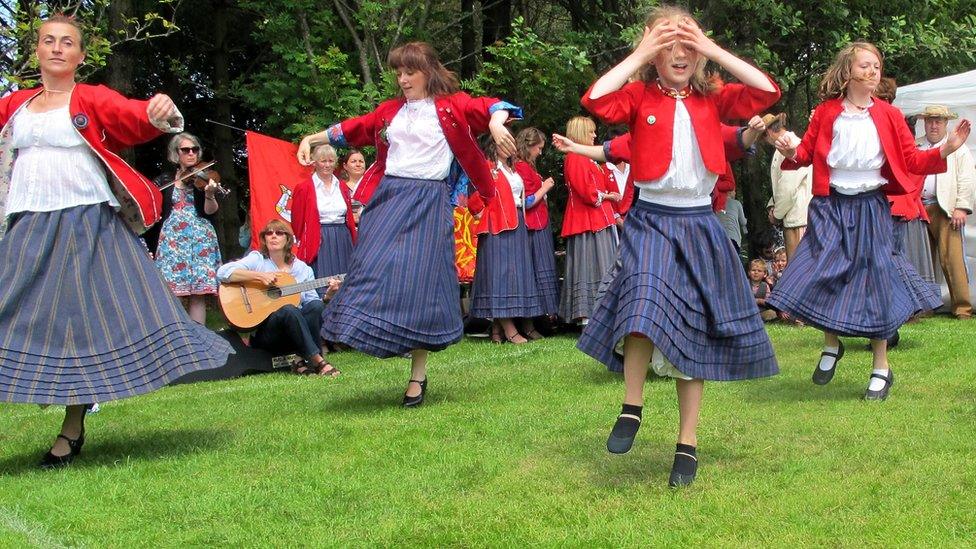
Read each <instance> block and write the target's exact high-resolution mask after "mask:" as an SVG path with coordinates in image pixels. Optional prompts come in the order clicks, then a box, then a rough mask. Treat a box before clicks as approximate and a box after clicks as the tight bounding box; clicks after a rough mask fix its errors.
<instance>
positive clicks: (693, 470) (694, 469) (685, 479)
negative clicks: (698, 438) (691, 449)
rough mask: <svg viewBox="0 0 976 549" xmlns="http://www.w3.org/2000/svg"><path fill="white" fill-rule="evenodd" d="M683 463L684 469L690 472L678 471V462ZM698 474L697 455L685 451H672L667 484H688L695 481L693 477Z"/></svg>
mask: <svg viewBox="0 0 976 549" xmlns="http://www.w3.org/2000/svg"><path fill="white" fill-rule="evenodd" d="M682 463H684V465H685V468H686V471H688V470H690V472H684V473H681V472H678V469H679V468H680V464H682ZM697 475H698V457H697V456H693V455H691V454H688V453H685V452H675V453H674V464H673V465H672V466H671V477H670V478H668V486H670V487H671V488H680V487H682V486H688V485H690V484H691V483H693V482H695V477H696V476H697Z"/></svg>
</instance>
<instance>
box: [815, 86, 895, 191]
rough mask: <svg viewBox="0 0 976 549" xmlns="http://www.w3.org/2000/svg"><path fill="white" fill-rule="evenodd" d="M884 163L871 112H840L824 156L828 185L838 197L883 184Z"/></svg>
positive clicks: (885, 181) (869, 189)
mask: <svg viewBox="0 0 976 549" xmlns="http://www.w3.org/2000/svg"><path fill="white" fill-rule="evenodd" d="M873 105H874V103H873V102H872V103H871V105H869V106H868V108H870V107H871V106H873ZM884 163H885V155H884V150H883V149H882V148H881V138H880V137H878V129H877V128H876V127H875V126H874V120H871V113H869V112H868V111H864V112H859V113H852V112H848V111H846V110H845V111H841V113H840V115H839V116H838V117H837V119H836V120H835V121H834V137H833V141H832V142H831V144H830V152H829V153H827V165H828V166H830V168H831V169H830V186H831V187H833V188H834V189H836V190H837V192H839V193H841V194H860V193H864V192H867V191H873V190H874V189H877V188H879V187H881V186H882V185H884V184H885V183H887V180H885V178H884V177H882V175H881V167H882V166H884Z"/></svg>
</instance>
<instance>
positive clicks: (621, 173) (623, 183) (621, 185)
mask: <svg viewBox="0 0 976 549" xmlns="http://www.w3.org/2000/svg"><path fill="white" fill-rule="evenodd" d="M607 168H609V169H610V173H612V174H613V178H614V180H615V181H616V182H617V190H618V191H620V196H623V195H624V191H625V190H626V189H627V178H628V177H630V164H628V163H626V162H624V169H623V170H620V169H618V168H617V165H616V164H614V163H613V162H607Z"/></svg>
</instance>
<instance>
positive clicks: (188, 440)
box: [0, 429, 231, 475]
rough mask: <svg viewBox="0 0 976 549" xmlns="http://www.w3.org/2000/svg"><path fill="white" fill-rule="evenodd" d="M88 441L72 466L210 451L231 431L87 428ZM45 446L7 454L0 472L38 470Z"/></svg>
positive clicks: (126, 462)
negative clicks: (127, 433) (129, 433)
mask: <svg viewBox="0 0 976 549" xmlns="http://www.w3.org/2000/svg"><path fill="white" fill-rule="evenodd" d="M87 437H88V442H86V444H85V446H84V448H83V449H82V453H81V455H80V456H79V457H78V458H76V459H75V461H74V462H73V463H72V464H71V467H70V468H71V469H88V468H94V467H112V466H116V465H124V464H128V463H133V462H139V461H151V460H156V459H161V458H169V457H180V456H187V455H190V454H197V453H202V452H210V451H213V450H214V449H216V448H220V447H222V446H224V445H226V443H227V441H228V440H230V438H231V434H230V433H229V432H227V431H226V430H219V429H182V430H174V431H163V432H142V433H137V434H135V435H132V436H122V435H118V436H114V435H108V436H107V437H105V436H100V435H99V434H98V432H97V431H89V433H88V434H87ZM47 449H48V447H46V446H45V447H43V448H42V449H39V450H37V451H35V452H33V453H30V454H20V455H13V456H9V457H7V458H5V459H3V460H2V461H0V475H21V474H25V473H35V472H37V471H39V470H40V469H39V468H38V466H37V464H38V463H39V462H40V459H41V456H42V455H43V454H44V452H46V451H47Z"/></svg>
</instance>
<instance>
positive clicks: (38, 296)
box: [0, 203, 233, 405]
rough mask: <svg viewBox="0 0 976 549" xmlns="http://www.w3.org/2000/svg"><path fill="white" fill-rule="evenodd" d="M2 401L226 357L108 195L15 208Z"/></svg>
mask: <svg viewBox="0 0 976 549" xmlns="http://www.w3.org/2000/svg"><path fill="white" fill-rule="evenodd" d="M0 280H2V281H3V285H2V286H0V401H5V402H33V403H38V404H65V405H76V404H88V403H91V402H105V401H109V400H116V399H120V398H125V397H130V396H134V395H138V394H141V393H146V392H149V391H152V390H154V389H158V388H160V387H162V386H164V385H166V384H167V383H169V382H170V381H173V380H175V379H177V378H179V377H181V376H183V375H186V374H188V373H190V372H193V371H196V370H204V369H209V368H216V367H219V366H223V365H224V363H225V362H226V361H227V356H228V355H229V354H231V353H232V352H233V351H232V350H231V347H230V345H229V344H228V343H227V342H226V341H224V340H223V339H221V338H220V337H218V336H217V334H215V333H213V332H211V331H210V330H208V329H206V328H205V327H203V326H201V325H199V324H197V323H196V322H193V321H192V320H190V318H189V317H188V316H187V315H186V313H185V312H184V310H183V307H182V305H180V303H179V301H177V299H176V298H175V297H173V295H172V293H171V292H170V291H169V287H168V286H167V284H166V281H165V280H163V277H162V275H161V274H160V273H159V271H158V270H157V269H156V267H155V265H154V264H153V262H152V260H150V259H149V255H148V253H147V251H146V248H145V246H144V245H143V244H142V242H141V241H140V240H139V239H138V237H136V235H135V234H133V233H132V231H131V230H129V229H128V228H127V227H126V226H125V224H124V223H122V221H121V220H120V219H119V217H118V215H117V214H116V213H115V212H114V211H113V210H112V208H110V207H109V206H108V205H107V204H104V203H102V204H95V205H89V206H77V207H73V208H67V209H64V210H55V211H52V212H29V213H23V214H15V216H14V219H13V221H12V223H11V225H10V229H9V231H8V232H7V234H6V236H5V237H4V239H3V240H2V241H0Z"/></svg>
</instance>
